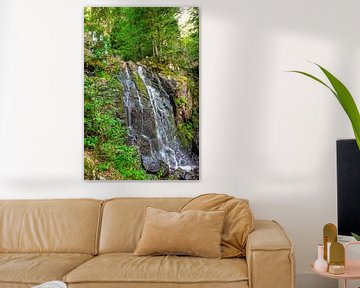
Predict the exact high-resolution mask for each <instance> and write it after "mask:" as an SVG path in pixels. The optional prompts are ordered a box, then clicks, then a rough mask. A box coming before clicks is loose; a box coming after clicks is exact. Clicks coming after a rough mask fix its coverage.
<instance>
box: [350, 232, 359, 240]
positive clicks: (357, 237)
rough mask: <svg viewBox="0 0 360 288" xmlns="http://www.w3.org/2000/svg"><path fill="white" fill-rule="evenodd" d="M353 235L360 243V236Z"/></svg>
mask: <svg viewBox="0 0 360 288" xmlns="http://www.w3.org/2000/svg"><path fill="white" fill-rule="evenodd" d="M351 235H352V236H353V237H354V238H355V239H356V241H360V235H358V234H355V233H351Z"/></svg>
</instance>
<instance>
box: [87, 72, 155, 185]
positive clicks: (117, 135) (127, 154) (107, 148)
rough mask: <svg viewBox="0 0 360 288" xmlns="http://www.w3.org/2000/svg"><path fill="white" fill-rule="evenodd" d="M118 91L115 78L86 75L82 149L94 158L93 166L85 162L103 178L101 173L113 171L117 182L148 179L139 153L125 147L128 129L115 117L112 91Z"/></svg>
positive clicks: (131, 147)
mask: <svg viewBox="0 0 360 288" xmlns="http://www.w3.org/2000/svg"><path fill="white" fill-rule="evenodd" d="M99 75H100V76H99ZM117 89H119V82H118V81H117V79H116V77H111V76H110V75H108V74H106V72H104V71H101V73H98V75H97V76H94V77H88V76H86V75H85V105H84V131H85V139H84V146H85V149H86V150H90V151H93V152H92V153H93V156H94V157H95V158H96V165H93V166H91V165H89V162H87V163H88V164H87V166H88V167H92V169H94V170H95V171H98V172H99V173H100V175H103V176H102V177H103V178H104V175H105V174H106V173H105V174H101V173H102V172H106V171H110V170H113V169H115V170H116V171H118V174H117V176H120V177H121V178H120V179H151V178H153V176H151V175H149V174H147V173H146V172H145V171H144V170H143V168H142V167H141V161H140V156H139V152H138V151H137V150H136V148H135V147H134V146H130V145H128V144H127V133H128V131H127V128H126V127H124V126H123V125H122V124H121V123H120V122H119V120H118V118H117V116H116V112H117V106H116V103H115V100H114V91H115V92H116V91H117ZM85 168H86V167H85ZM89 169H90V168H89ZM105 176H106V175H105ZM110 179H111V178H110Z"/></svg>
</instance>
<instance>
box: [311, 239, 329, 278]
mask: <svg viewBox="0 0 360 288" xmlns="http://www.w3.org/2000/svg"><path fill="white" fill-rule="evenodd" d="M314 269H315V270H317V271H320V272H326V271H327V269H328V263H327V262H326V261H325V260H324V245H323V244H319V245H318V258H317V260H316V261H315V263H314Z"/></svg>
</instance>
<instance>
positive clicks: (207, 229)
mask: <svg viewBox="0 0 360 288" xmlns="http://www.w3.org/2000/svg"><path fill="white" fill-rule="evenodd" d="M224 216H225V212H224V211H198V210H196V211H193V210H190V211H185V212H168V211H164V210H160V209H156V208H152V207H147V208H146V213H145V222H144V228H143V231H142V235H141V238H140V240H139V242H138V244H137V247H136V249H135V252H134V255H137V256H144V255H192V256H200V257H207V258H221V248H220V242H221V231H222V228H223V222H224Z"/></svg>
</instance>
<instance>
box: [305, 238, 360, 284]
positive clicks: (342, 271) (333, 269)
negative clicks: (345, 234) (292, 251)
mask: <svg viewBox="0 0 360 288" xmlns="http://www.w3.org/2000/svg"><path fill="white" fill-rule="evenodd" d="M338 244H340V245H341V243H338ZM354 245H360V242H348V243H346V244H345V247H344V251H345V265H342V264H340V265H337V264H335V263H334V264H332V265H331V266H329V272H321V271H318V270H316V269H315V268H314V265H312V269H313V271H314V272H315V273H316V274H318V275H320V276H322V277H327V278H332V279H338V280H339V281H342V286H341V287H343V288H346V287H347V282H348V281H349V280H357V279H360V260H351V259H349V257H348V254H349V251H348V250H349V247H350V246H354ZM334 247H336V245H334ZM334 253H335V255H336V253H337V252H333V254H334ZM339 284H340V282H339ZM339 287H340V286H339Z"/></svg>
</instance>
